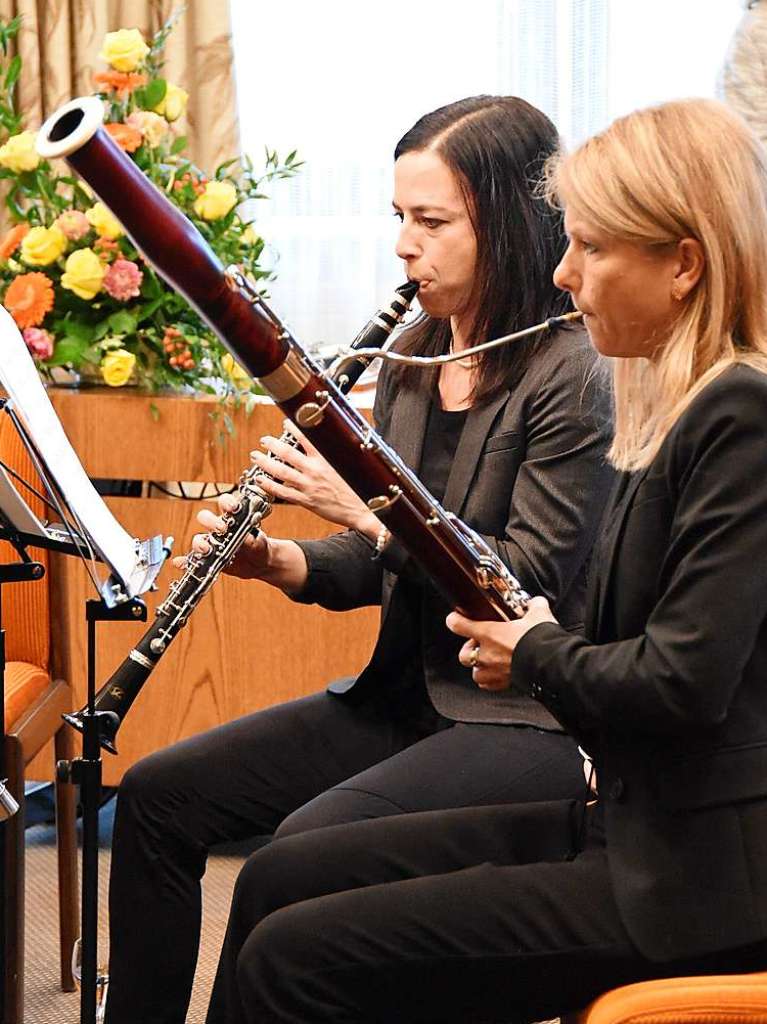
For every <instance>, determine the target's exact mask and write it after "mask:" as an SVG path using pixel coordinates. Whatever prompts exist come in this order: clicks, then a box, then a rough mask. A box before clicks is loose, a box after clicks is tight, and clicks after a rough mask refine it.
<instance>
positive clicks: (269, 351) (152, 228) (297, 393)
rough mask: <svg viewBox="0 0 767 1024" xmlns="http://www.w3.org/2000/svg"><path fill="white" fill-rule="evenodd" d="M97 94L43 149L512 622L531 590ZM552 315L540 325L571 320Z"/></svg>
mask: <svg viewBox="0 0 767 1024" xmlns="http://www.w3.org/2000/svg"><path fill="white" fill-rule="evenodd" d="M102 121H103V106H102V103H101V101H100V100H99V99H98V98H96V97H85V98H82V99H79V100H72V101H71V102H70V103H68V104H66V105H65V106H64V107H62V108H61V110H59V111H58V112H56V113H54V114H53V115H52V116H51V117H49V118H48V120H47V121H46V122H45V124H44V125H43V126H42V128H41V129H40V132H39V134H38V138H37V149H38V152H39V153H40V154H41V155H42V156H43V157H45V158H46V159H56V158H60V157H64V158H66V159H67V161H68V162H69V164H70V165H71V166H72V167H73V169H74V170H75V171H77V173H78V174H80V176H81V177H82V178H84V179H85V181H86V182H87V183H88V184H89V185H90V186H91V187H92V188H93V189H94V191H95V192H96V193H97V194H98V195H99V197H100V199H101V200H102V201H103V202H104V203H105V204H106V205H107V206H108V207H109V208H110V209H111V210H112V212H113V213H114V215H115V216H116V217H117V219H118V220H119V221H120V222H121V223H122V225H123V227H124V228H125V230H126V231H127V233H128V235H129V236H130V238H131V239H132V240H133V242H134V244H135V245H136V246H137V248H138V249H139V250H140V251H141V252H142V253H143V254H144V256H145V257H146V258H147V259H148V260H149V261H150V263H152V264H153V265H154V267H155V268H156V269H157V271H158V273H159V274H160V275H161V276H162V277H163V278H164V279H165V280H166V281H167V282H168V284H169V285H170V286H171V287H172V288H174V289H175V290H176V291H178V292H179V293H180V294H181V295H183V296H184V298H185V299H186V300H187V301H188V302H189V303H190V305H191V306H193V307H194V308H195V309H196V310H197V312H198V313H199V315H200V316H201V317H202V318H203V319H204V320H205V321H206V323H208V324H209V325H210V327H211V329H212V330H213V331H214V332H215V333H216V335H217V336H218V337H219V338H220V339H221V341H222V343H223V344H224V345H225V346H226V348H227V349H228V350H229V351H230V352H231V354H232V356H233V357H234V358H235V359H236V360H237V361H238V362H239V363H240V364H241V365H242V366H244V367H245V369H246V370H247V371H248V372H249V373H250V374H251V375H252V376H253V377H254V378H256V379H258V381H259V382H260V384H261V386H262V387H263V388H264V390H265V391H266V392H267V393H268V394H269V395H270V396H271V397H272V398H273V399H274V402H275V404H276V405H278V406H279V407H280V409H281V410H282V411H283V412H284V413H285V414H286V415H287V416H288V417H289V418H290V419H292V420H293V421H294V422H295V423H297V424H298V426H299V427H300V428H301V429H302V430H303V431H305V432H306V433H307V435H310V436H311V440H312V442H313V444H314V445H315V447H316V448H317V450H318V451H319V452H320V453H321V454H322V455H323V456H324V457H325V458H326V459H327V460H328V462H329V463H330V464H331V465H332V466H333V468H334V469H335V470H336V472H337V473H338V474H339V475H340V476H341V477H342V478H343V479H344V480H345V481H346V482H347V483H348V484H349V486H350V487H351V488H352V490H354V491H355V493H356V494H357V495H358V496H359V497H360V498H361V499H362V500H363V501H365V502H366V503H367V506H368V508H369V509H370V510H371V511H372V512H373V513H374V514H375V515H377V516H378V517H379V518H380V519H381V521H382V523H383V524H384V525H385V526H386V527H387V528H388V529H389V530H390V531H391V533H392V534H393V535H394V536H395V537H397V538H398V540H399V541H400V543H401V544H402V545H403V546H404V548H405V549H406V550H407V551H408V553H409V554H410V555H411V556H412V557H413V558H414V559H415V561H416V562H417V563H418V564H419V565H420V566H421V568H422V569H423V570H424V571H425V572H426V574H427V575H428V576H429V577H431V579H432V582H433V583H434V584H435V585H436V587H437V588H438V590H440V591H441V593H442V594H443V596H444V597H445V598H446V599H447V600H448V601H449V602H450V603H451V604H452V606H453V607H454V608H456V609H458V610H459V611H460V612H462V613H463V614H464V615H466V616H467V617H469V618H472V619H479V620H496V621H504V620H505V621H508V620H510V619H513V618H516V617H519V616H521V615H523V614H524V612H525V611H526V609H527V606H528V602H529V599H530V598H529V595H528V594H527V593H526V592H525V590H524V589H523V588H522V587H521V585H520V583H519V581H518V580H517V579H515V577H514V576H513V575H512V574H511V573H510V572H509V570H508V568H507V567H506V566H505V565H504V564H503V562H502V561H501V559H500V558H499V557H498V555H497V554H496V553H495V552H494V551H493V550H492V548H490V547H489V545H488V544H486V543H485V541H484V540H482V538H481V537H480V536H479V535H478V534H476V533H475V531H473V530H471V529H470V528H469V527H468V526H466V525H465V524H464V523H462V522H461V521H460V520H459V519H458V517H457V516H455V515H454V514H453V513H451V512H448V511H446V510H445V509H444V508H442V506H441V505H440V503H439V502H438V501H437V500H436V499H435V498H434V496H433V495H432V494H430V493H429V491H428V490H427V488H425V487H424V485H423V484H422V483H421V481H420V480H419V479H418V477H417V476H416V475H415V474H414V473H413V472H412V471H411V470H410V469H409V468H408V467H407V466H406V465H405V463H404V462H403V461H402V460H401V459H400V458H399V456H398V455H397V454H396V452H395V451H394V450H393V449H392V448H391V447H390V446H389V445H387V444H386V442H385V441H383V440H382V438H381V437H380V436H379V435H378V434H377V433H376V432H375V431H374V430H373V429H372V427H370V425H369V424H368V422H367V421H366V420H365V418H364V417H363V416H362V415H361V414H360V413H359V412H358V411H357V410H356V409H354V407H353V406H352V405H351V403H350V402H349V401H347V399H346V398H345V397H344V395H343V393H342V392H341V390H340V388H339V387H338V386H337V385H336V384H335V383H334V382H333V380H331V379H330V377H329V375H328V374H325V373H323V371H322V370H321V368H320V367H319V366H318V365H317V364H316V363H315V362H314V361H313V360H312V359H311V358H310V357H309V356H308V355H307V354H306V352H305V351H304V350H303V349H302V348H301V346H300V345H299V344H298V342H297V341H296V339H295V338H293V337H292V336H291V334H290V333H289V332H288V331H287V329H286V328H285V326H284V325H283V324H282V323H281V321H280V320H279V319H278V318H277V317H276V316H275V314H274V313H272V311H271V310H270V309H269V307H268V306H267V305H266V303H265V302H264V301H263V299H262V298H260V297H259V296H253V295H251V296H250V297H249V296H248V295H247V294H246V293H245V291H244V289H243V288H242V287H241V284H240V282H238V280H237V278H236V277H235V276H234V275H232V274H231V273H227V272H226V271H225V270H224V268H223V267H222V266H221V263H220V262H219V260H218V258H217V257H216V255H215V253H213V251H212V250H211V249H210V247H209V246H208V244H207V243H206V242H205V240H204V238H203V237H202V235H201V234H200V232H199V231H198V230H197V229H196V227H195V226H194V225H193V224H192V223H191V222H190V221H189V220H188V218H186V217H185V216H184V215H183V214H182V213H181V211H180V210H179V209H177V208H176V207H175V206H173V204H172V203H171V202H170V200H169V199H167V198H166V197H165V196H164V195H163V194H162V193H161V192H160V190H159V189H157V188H155V186H154V185H153V184H152V183H151V182H150V181H149V180H148V179H147V178H146V177H145V176H144V174H143V173H142V172H141V171H140V170H139V168H138V167H137V166H136V164H134V163H133V161H132V160H131V159H130V158H129V157H128V156H127V155H126V154H125V153H123V152H122V150H121V149H120V148H119V147H118V146H117V145H116V143H115V142H113V141H112V139H111V138H110V136H109V135H108V134H107V132H106V131H105V130H104V128H103V127H102ZM572 318H573V317H572V315H571V314H565V315H564V316H562V317H551V318H549V319H548V320H546V321H545V322H544V323H542V324H540V325H538V326H537V327H536V328H530V329H528V331H527V332H526V333H531V331H533V330H546V329H548V328H551V327H553V326H555V325H556V324H559V323H564V322H567V321H570V320H571V319H572Z"/></svg>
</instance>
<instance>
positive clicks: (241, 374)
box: [221, 352, 251, 384]
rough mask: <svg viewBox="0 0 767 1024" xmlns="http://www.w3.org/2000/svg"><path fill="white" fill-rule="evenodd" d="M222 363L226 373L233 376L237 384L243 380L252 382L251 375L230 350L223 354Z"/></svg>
mask: <svg viewBox="0 0 767 1024" xmlns="http://www.w3.org/2000/svg"><path fill="white" fill-rule="evenodd" d="M221 365H222V367H223V368H224V373H225V374H226V375H227V376H228V377H231V379H232V380H233V381H234V382H235V384H237V383H240V382H243V383H248V384H249V383H250V380H251V377H250V374H249V373H248V371H247V370H244V369H243V368H242V367H241V366H240V364H239V363H238V362H236V361H235V360H234V359H233V358H232V356H230V355H229V353H228V352H226V353H224V355H223V356H221Z"/></svg>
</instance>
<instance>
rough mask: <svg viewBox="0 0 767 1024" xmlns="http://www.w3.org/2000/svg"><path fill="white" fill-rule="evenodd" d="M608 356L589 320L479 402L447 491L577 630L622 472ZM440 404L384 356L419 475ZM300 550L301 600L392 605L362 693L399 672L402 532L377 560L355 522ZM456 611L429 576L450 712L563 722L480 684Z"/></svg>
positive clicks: (434, 669)
mask: <svg viewBox="0 0 767 1024" xmlns="http://www.w3.org/2000/svg"><path fill="white" fill-rule="evenodd" d="M596 358H597V357H596V356H595V354H594V351H593V349H592V348H591V346H590V344H589V342H588V339H587V336H586V334H585V332H584V331H583V330H582V329H580V328H577V329H574V330H573V329H568V330H560V331H558V332H555V333H554V334H553V335H552V336H551V338H550V340H549V343H548V344H547V345H546V347H545V348H543V349H542V350H540V351H539V352H538V353H537V354H536V356H535V358H534V359H533V360H532V361H531V363H530V365H529V366H528V367H527V368H526V370H525V372H524V374H523V376H522V378H521V379H520V381H519V383H518V384H517V385H516V386H515V387H514V388H513V390H511V391H506V392H504V393H503V394H501V395H498V396H497V397H496V398H495V399H494V400H493V401H491V402H489V403H487V404H484V405H481V406H478V407H474V408H472V409H471V410H470V411H469V413H468V416H467V418H466V423H465V426H464V430H463V433H462V436H461V440H460V443H459V445H458V449H457V451H456V454H455V459H454V461H453V465H452V468H451V471H450V475H449V478H448V481H447V487H446V491H445V495H444V498H443V502H442V504H443V505H444V507H445V508H447V509H450V510H451V511H453V512H455V513H456V514H458V515H459V516H460V517H461V518H462V519H464V521H465V522H467V523H468V524H469V525H470V526H471V527H473V528H474V529H475V530H477V531H478V532H479V533H480V534H482V535H483V537H484V539H485V540H486V541H487V542H488V544H489V545H490V546H491V547H492V548H493V549H494V550H495V551H497V553H498V554H499V556H500V557H501V558H502V559H503V561H504V562H505V563H506V564H507V565H508V566H509V567H510V568H511V570H512V572H513V573H514V574H515V575H516V576H517V577H518V578H519V579H520V581H521V582H522V585H523V586H524V587H525V588H526V589H527V590H529V591H530V592H531V593H543V594H546V596H547V597H549V598H550V599H551V600H552V602H553V603H554V606H555V607H556V608H557V609H558V612H559V615H560V616H561V618H562V621H564V622H565V623H567V624H568V625H570V626H572V627H573V628H580V625H581V624H582V622H583V607H584V599H585V579H586V565H587V561H588V557H589V554H590V552H591V549H592V546H593V542H594V539H595V536H596V528H597V522H598V518H599V515H600V513H601V510H602V508H603V507H604V502H605V500H606V498H607V494H608V492H609V488H610V486H611V484H612V480H613V473H612V470H610V469H609V468H608V467H607V465H606V462H605V452H606V448H607V444H608V438H609V434H610V425H611V421H610V413H609V394H608V390H607V389H606V388H605V387H604V386H603V384H604V382H603V380H600V379H597V378H598V377H599V376H600V375H599V374H597V372H596ZM430 402H431V398H430V396H429V395H428V394H426V393H424V392H416V391H411V390H404V389H402V388H399V387H398V386H397V381H396V378H395V377H394V375H393V374H392V373H391V370H390V369H389V367H388V366H386V365H385V366H384V368H383V370H382V372H381V377H380V378H379V384H378V388H377V393H376V405H375V422H376V426H377V428H378V430H379V431H380V433H381V434H382V435H383V437H384V438H385V439H386V440H387V441H388V442H389V443H390V444H391V445H392V447H393V448H394V449H395V450H396V451H397V452H398V454H399V455H400V457H401V458H402V459H403V460H404V462H405V463H406V464H407V465H408V466H409V467H410V468H411V469H413V470H414V471H416V472H418V471H419V468H420V463H421V451H422V448H423V441H424V434H425V430H426V424H427V418H428V413H429V406H430ZM301 547H302V548H303V550H304V553H305V555H306V559H307V564H308V566H309V577H308V580H307V583H306V586H305V587H304V589H303V590H302V592H301V593H300V595H298V596H297V600H300V601H307V602H308V601H313V602H317V603H319V604H322V605H323V606H324V607H326V608H334V609H339V610H342V609H348V608H355V607H359V606H361V605H364V604H374V603H380V604H381V606H382V608H381V632H380V634H379V638H378V642H377V644H376V649H375V651H374V653H373V657H372V659H371V662H370V664H369V665H368V667H367V668H366V669H365V670H364V671H363V673H362V674H361V675H360V676H359V677H358V679H357V681H356V683H355V685H354V689H355V691H357V694H356V695H357V696H361V695H362V694H364V693H365V692H366V691H367V689H368V688H369V687H371V686H373V687H379V686H380V685H381V683H382V682H387V681H391V680H392V678H396V677H397V674H401V673H402V671H403V668H404V667H405V666H404V665H403V661H402V658H403V657H404V654H405V652H404V651H402V650H401V644H400V643H399V634H400V629H399V628H398V627H399V625H401V620H399V623H398V615H397V607H396V606H397V598H396V584H397V579H398V576H399V574H400V573H401V572H402V571H403V569H404V568H405V565H406V563H407V560H408V554H407V552H406V551H405V550H404V549H403V548H402V547H401V546H400V545H399V544H398V543H397V542H392V543H391V544H390V545H389V546H388V547H387V549H386V552H385V555H384V557H383V558H382V559H375V560H374V559H372V558H371V555H372V548H371V545H370V543H369V542H368V541H367V540H366V539H365V538H363V537H362V536H360V535H359V534H356V533H354V532H350V531H347V532H345V533H341V534H336V535H335V536H333V537H331V538H328V539H326V540H321V541H308V542H306V541H302V542H301ZM449 611H450V608H449V606H448V605H447V603H446V602H445V601H444V599H443V598H442V597H441V596H440V595H439V594H438V593H437V592H436V590H434V589H433V588H432V587H430V586H424V588H423V591H422V606H421V623H422V634H421V646H422V654H423V665H424V672H425V675H426V682H427V687H428V689H429V693H430V696H431V699H432V703H433V704H434V705H435V707H436V708H437V710H438V711H441V712H442V713H443V714H445V715H446V716H447V717H451V718H455V719H458V720H462V721H531V722H533V723H534V724H539V725H546V726H547V727H549V728H559V726H558V725H557V724H556V723H555V721H554V720H553V719H552V718H551V717H550V716H549V715H548V713H545V714H544V715H543V716H542V715H541V711H543V710H544V709H542V708H540V707H536V705H535V703H534V702H532V701H530V700H529V699H520V698H519V697H518V696H517V697H516V698H512V696H511V695H510V694H509V693H501V694H493V693H489V692H488V691H483V690H479V689H478V688H477V687H476V686H475V685H474V683H473V682H472V680H471V674H470V673H469V672H468V671H467V670H466V669H464V668H462V666H461V665H460V664H459V663H458V659H457V652H458V649H459V648H460V645H461V641H460V638H458V637H455V636H454V635H453V634H451V633H450V632H449V631H448V630H447V628H446V626H445V616H446V615H447V613H448V612H449ZM339 689H341V690H343V689H345V686H343V685H342V686H340V687H336V690H339ZM522 708H526V709H527V711H526V712H523V711H522V710H521V709H522Z"/></svg>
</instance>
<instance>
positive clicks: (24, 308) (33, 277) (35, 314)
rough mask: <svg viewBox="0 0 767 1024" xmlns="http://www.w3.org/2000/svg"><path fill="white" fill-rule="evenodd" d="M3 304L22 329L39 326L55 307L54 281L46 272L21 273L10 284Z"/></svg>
mask: <svg viewBox="0 0 767 1024" xmlns="http://www.w3.org/2000/svg"><path fill="white" fill-rule="evenodd" d="M3 305H4V306H5V308H6V309H7V310H8V312H9V313H10V314H11V316H12V317H13V319H14V320H15V321H16V323H17V324H18V325H19V327H21V328H22V329H23V328H25V327H37V325H38V324H41V323H42V322H43V320H44V319H45V314H46V313H47V312H48V311H49V310H51V309H53V282H52V281H51V279H50V278H49V277H48V276H47V275H46V274H41V273H40V272H39V271H33V272H32V273H31V274H19V276H18V277H14V279H13V280H12V281H11V283H10V284H9V285H8V291H7V292H6V293H5V299H4V300H3Z"/></svg>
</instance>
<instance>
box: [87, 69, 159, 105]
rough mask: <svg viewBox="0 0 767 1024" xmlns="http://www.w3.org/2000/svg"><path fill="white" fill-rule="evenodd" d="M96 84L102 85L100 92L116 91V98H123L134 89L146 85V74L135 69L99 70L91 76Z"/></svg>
mask: <svg viewBox="0 0 767 1024" xmlns="http://www.w3.org/2000/svg"><path fill="white" fill-rule="evenodd" d="M93 81H94V82H95V83H96V85H103V86H104V88H103V89H101V90H99V91H100V92H110V91H111V92H116V93H117V98H118V99H121V100H124V99H126V97H128V96H130V94H131V93H132V92H133V91H134V90H135V89H139V88H141V86H142V85H146V75H141V74H138V73H136V72H135V71H99V72H98V73H97V74H95V75H94V76H93Z"/></svg>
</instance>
